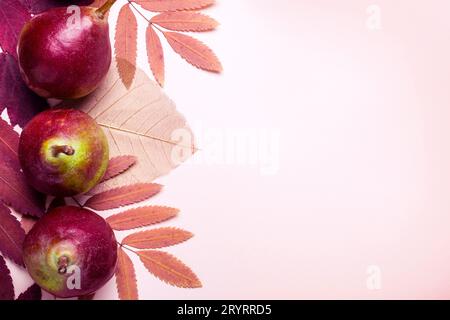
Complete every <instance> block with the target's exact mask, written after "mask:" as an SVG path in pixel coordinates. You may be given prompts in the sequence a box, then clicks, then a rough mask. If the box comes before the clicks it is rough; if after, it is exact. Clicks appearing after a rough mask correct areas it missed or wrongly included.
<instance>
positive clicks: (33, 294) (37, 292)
mask: <svg viewBox="0 0 450 320" xmlns="http://www.w3.org/2000/svg"><path fill="white" fill-rule="evenodd" d="M17 300H42V290H41V288H40V287H39V286H38V285H37V284H36V283H35V284H33V285H32V286H31V287H29V288H28V289H27V290H25V291H24V292H22V293H21V294H20V295H19V297H17Z"/></svg>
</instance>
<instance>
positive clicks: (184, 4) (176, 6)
mask: <svg viewBox="0 0 450 320" xmlns="http://www.w3.org/2000/svg"><path fill="white" fill-rule="evenodd" d="M133 2H135V3H137V4H139V5H141V6H142V8H144V9H146V10H149V11H153V12H163V11H179V10H197V9H203V8H206V7H209V6H211V5H213V4H214V3H215V0H133Z"/></svg>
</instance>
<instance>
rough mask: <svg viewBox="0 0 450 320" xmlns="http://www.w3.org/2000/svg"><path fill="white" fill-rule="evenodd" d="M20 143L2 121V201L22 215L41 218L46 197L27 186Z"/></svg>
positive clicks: (0, 139) (0, 124) (0, 175)
mask: <svg viewBox="0 0 450 320" xmlns="http://www.w3.org/2000/svg"><path fill="white" fill-rule="evenodd" d="M18 141H19V136H18V134H17V133H16V132H15V131H14V130H13V128H12V127H11V126H9V125H8V124H7V123H6V122H5V121H3V120H1V119H0V200H1V201H2V202H3V203H5V204H6V205H8V206H11V207H13V208H14V209H15V210H16V211H18V212H20V213H22V214H28V215H32V216H35V217H40V216H42V215H43V213H44V205H45V197H44V196H43V195H42V194H40V193H38V192H36V191H35V190H33V189H32V188H31V187H30V186H29V185H28V184H27V182H26V179H25V176H24V175H23V173H22V172H21V171H20V164H19V160H18V156H17V150H18Z"/></svg>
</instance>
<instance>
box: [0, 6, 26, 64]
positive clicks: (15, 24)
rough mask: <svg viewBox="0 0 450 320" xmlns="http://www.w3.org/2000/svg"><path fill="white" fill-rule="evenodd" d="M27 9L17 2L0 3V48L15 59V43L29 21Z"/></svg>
mask: <svg viewBox="0 0 450 320" xmlns="http://www.w3.org/2000/svg"><path fill="white" fill-rule="evenodd" d="M30 18H31V14H30V13H29V12H28V9H27V8H26V7H25V6H24V5H23V4H22V3H20V1H17V0H1V2H0V46H1V48H2V49H3V51H4V52H8V53H9V54H11V55H12V56H14V57H16V58H17V50H16V48H17V42H18V39H19V35H20V31H22V27H23V25H24V24H25V23H26V22H27V21H28V20H30Z"/></svg>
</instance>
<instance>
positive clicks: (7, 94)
mask: <svg viewBox="0 0 450 320" xmlns="http://www.w3.org/2000/svg"><path fill="white" fill-rule="evenodd" d="M14 1H16V0H14ZM0 7H1V6H0ZM0 14H1V13H0ZM9 14H10V15H11V13H9ZM14 50H15V49H14ZM47 107H48V103H47V101H46V100H45V99H43V98H41V97H39V96H37V95H36V94H35V93H34V92H32V91H31V90H30V89H28V87H27V86H26V84H25V82H24V81H23V80H22V76H21V75H20V70H19V65H18V63H17V60H16V59H15V58H14V57H13V56H12V55H10V54H6V53H0V113H1V112H3V110H4V109H5V108H6V109H7V110H8V116H9V119H10V121H11V124H12V125H13V126H15V125H16V124H18V125H19V126H21V127H23V126H25V125H26V124H27V123H28V121H30V120H31V118H33V117H34V116H35V115H36V114H38V113H39V112H41V111H43V110H44V109H46V108H47Z"/></svg>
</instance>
